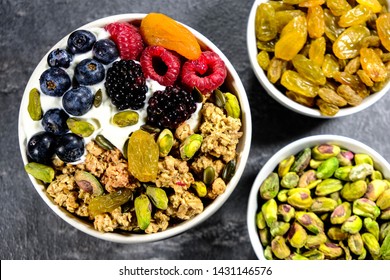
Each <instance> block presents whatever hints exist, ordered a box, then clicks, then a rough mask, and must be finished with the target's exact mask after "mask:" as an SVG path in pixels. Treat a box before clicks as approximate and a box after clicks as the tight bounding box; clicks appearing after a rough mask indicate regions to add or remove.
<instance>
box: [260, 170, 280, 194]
mask: <svg viewBox="0 0 390 280" xmlns="http://www.w3.org/2000/svg"><path fill="white" fill-rule="evenodd" d="M278 192H279V176H278V174H276V173H275V172H272V173H271V174H270V175H268V177H267V178H266V179H265V180H264V181H263V183H262V184H261V186H260V196H261V197H262V198H263V199H265V200H268V199H271V198H275V197H276V195H277V194H278Z"/></svg>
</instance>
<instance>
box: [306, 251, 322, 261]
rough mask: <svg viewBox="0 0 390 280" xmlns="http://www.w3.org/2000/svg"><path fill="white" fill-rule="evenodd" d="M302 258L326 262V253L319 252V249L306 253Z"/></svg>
mask: <svg viewBox="0 0 390 280" xmlns="http://www.w3.org/2000/svg"><path fill="white" fill-rule="evenodd" d="M302 256H304V257H305V258H308V259H309V260H324V259H325V255H324V253H323V252H321V251H319V250H317V249H313V250H310V251H306V252H304V253H303V254H302Z"/></svg>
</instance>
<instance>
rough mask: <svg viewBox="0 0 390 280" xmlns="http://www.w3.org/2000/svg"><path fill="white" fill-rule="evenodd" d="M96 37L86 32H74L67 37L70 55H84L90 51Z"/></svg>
mask: <svg viewBox="0 0 390 280" xmlns="http://www.w3.org/2000/svg"><path fill="white" fill-rule="evenodd" d="M95 42H96V37H95V35H93V34H92V33H91V32H89V31H87V30H76V31H74V32H73V33H72V34H70V35H69V38H68V49H69V51H70V52H71V53H73V54H76V53H86V52H87V51H90V50H92V47H93V44H95Z"/></svg>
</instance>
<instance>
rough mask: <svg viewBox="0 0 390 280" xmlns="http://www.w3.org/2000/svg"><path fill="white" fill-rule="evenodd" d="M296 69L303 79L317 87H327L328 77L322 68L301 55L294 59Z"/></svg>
mask: <svg viewBox="0 0 390 280" xmlns="http://www.w3.org/2000/svg"><path fill="white" fill-rule="evenodd" d="M292 63H293V65H294V67H295V69H296V70H297V71H298V73H299V74H301V76H302V77H304V78H306V79H308V80H309V81H311V82H313V83H314V84H317V85H325V83H326V77H325V75H324V73H323V72H322V70H321V68H320V67H319V66H318V65H317V64H315V63H314V62H313V61H311V60H310V59H308V58H306V57H305V56H303V55H301V54H297V55H296V56H294V58H293V59H292Z"/></svg>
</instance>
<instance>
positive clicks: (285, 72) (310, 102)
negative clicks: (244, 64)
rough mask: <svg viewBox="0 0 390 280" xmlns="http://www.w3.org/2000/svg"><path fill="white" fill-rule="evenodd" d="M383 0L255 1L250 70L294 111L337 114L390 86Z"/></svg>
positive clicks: (389, 19)
mask: <svg viewBox="0 0 390 280" xmlns="http://www.w3.org/2000/svg"><path fill="white" fill-rule="evenodd" d="M389 3H390V2H389V1H385V0H361V1H360V0H359V1H352V2H351V1H347V0H340V1H339V0H330V1H311V0H303V1H299V0H298V1H290V0H287V1H278V0H274V1H267V0H256V1H254V4H253V6H252V9H251V12H250V16H249V20H248V27H247V48H248V53H249V59H250V62H251V65H252V69H253V71H254V73H255V75H256V77H257V79H258V80H259V82H260V83H261V85H262V86H263V88H264V89H265V90H266V92H267V93H268V94H269V95H270V96H271V97H272V98H274V99H275V100H276V101H277V102H279V103H280V104H282V105H283V106H285V107H287V108H289V109H291V110H293V111H294V112H297V113H300V114H303V115H306V116H310V117H315V118H334V117H342V116H347V115H350V114H354V113H357V112H359V111H361V110H364V109H365V108H367V107H369V106H371V105H372V104H374V103H375V102H377V101H378V100H379V99H381V98H382V97H383V96H384V95H385V94H386V93H387V92H389V90H390V83H388V81H389V79H390V74H389V73H390V39H389V38H390V37H389V33H390V13H389V12H388V8H389Z"/></svg>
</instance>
